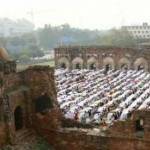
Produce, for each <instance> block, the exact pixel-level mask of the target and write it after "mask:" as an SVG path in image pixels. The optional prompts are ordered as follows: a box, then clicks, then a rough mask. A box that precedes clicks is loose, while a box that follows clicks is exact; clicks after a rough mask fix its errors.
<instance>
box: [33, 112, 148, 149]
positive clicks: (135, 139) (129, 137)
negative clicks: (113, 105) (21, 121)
mask: <svg viewBox="0 0 150 150" xmlns="http://www.w3.org/2000/svg"><path fill="white" fill-rule="evenodd" d="M144 116H146V117H144ZM149 116H150V112H146V111H143V112H136V113H135V114H134V115H133V116H132V120H128V121H122V122H116V123H115V124H114V125H113V126H112V127H110V128H109V129H108V130H101V129H100V130H99V131H97V130H93V129H81V128H80V129H79V128H52V127H51V126H49V124H48V123H47V122H49V121H48V120H51V119H50V117H46V116H45V117H43V118H41V117H39V116H37V117H36V119H35V121H34V127H35V129H36V130H37V132H38V133H39V134H41V135H42V136H43V137H45V139H46V140H47V141H48V142H49V143H50V144H51V145H53V146H54V147H55V149H56V150H59V149H61V150H70V149H71V150H149V147H150V140H149V136H148V135H149V131H148V130H147V128H149ZM139 117H140V118H141V117H143V119H144V124H143V125H144V134H143V136H140V137H139V136H137V135H136V131H135V121H136V120H137V119H139ZM43 120H45V122H46V123H45V124H44V123H42V122H43ZM51 122H52V120H51ZM39 124H41V126H38V125H39Z"/></svg>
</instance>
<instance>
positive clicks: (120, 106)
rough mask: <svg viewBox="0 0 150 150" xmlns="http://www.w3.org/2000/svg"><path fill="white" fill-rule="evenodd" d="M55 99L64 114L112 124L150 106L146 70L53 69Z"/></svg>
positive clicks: (90, 121)
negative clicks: (55, 90)
mask: <svg viewBox="0 0 150 150" xmlns="http://www.w3.org/2000/svg"><path fill="white" fill-rule="evenodd" d="M55 80H56V86H57V100H58V104H59V106H60V109H61V110H62V112H63V114H64V116H65V118H69V119H74V120H76V121H78V122H82V123H86V124H108V125H109V124H110V125H111V124H113V122H114V121H117V120H126V119H128V118H130V117H131V115H132V113H133V111H135V110H142V109H144V110H145V109H150V88H149V87H150V74H149V73H148V72H145V71H143V70H140V71H137V70H109V71H108V72H107V74H106V73H105V70H104V69H101V70H86V69H82V70H63V69H57V70H56V71H55Z"/></svg>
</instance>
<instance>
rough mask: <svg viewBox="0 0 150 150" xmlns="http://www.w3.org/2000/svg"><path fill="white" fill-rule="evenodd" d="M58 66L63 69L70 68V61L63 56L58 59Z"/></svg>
mask: <svg viewBox="0 0 150 150" xmlns="http://www.w3.org/2000/svg"><path fill="white" fill-rule="evenodd" d="M58 67H59V68H62V69H68V68H69V61H68V59H67V58H66V57H61V58H60V59H58Z"/></svg>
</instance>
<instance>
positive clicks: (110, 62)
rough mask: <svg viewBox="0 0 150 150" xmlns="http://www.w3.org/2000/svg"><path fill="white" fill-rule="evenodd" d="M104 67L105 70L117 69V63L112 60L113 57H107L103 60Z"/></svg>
mask: <svg viewBox="0 0 150 150" xmlns="http://www.w3.org/2000/svg"><path fill="white" fill-rule="evenodd" d="M103 66H104V69H105V70H110V69H115V63H114V60H113V58H111V57H106V58H105V59H104V60H103Z"/></svg>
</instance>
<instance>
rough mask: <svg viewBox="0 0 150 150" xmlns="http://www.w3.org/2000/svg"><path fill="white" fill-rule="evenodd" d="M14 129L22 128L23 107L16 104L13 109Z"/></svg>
mask: <svg viewBox="0 0 150 150" xmlns="http://www.w3.org/2000/svg"><path fill="white" fill-rule="evenodd" d="M14 119H15V129H16V131H18V130H20V129H22V128H23V109H22V107H21V106H17V107H16V108H15V111H14Z"/></svg>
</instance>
